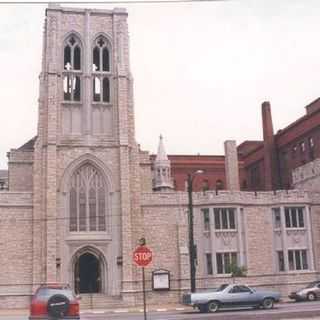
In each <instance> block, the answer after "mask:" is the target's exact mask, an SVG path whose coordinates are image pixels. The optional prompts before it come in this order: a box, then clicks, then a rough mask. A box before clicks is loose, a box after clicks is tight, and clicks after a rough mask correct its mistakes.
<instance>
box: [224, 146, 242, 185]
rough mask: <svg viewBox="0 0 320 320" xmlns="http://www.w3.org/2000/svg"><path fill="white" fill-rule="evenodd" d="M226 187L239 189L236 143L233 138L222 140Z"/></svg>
mask: <svg viewBox="0 0 320 320" xmlns="http://www.w3.org/2000/svg"><path fill="white" fill-rule="evenodd" d="M224 152H225V160H224V162H225V173H226V189H227V190H240V184H239V165H238V153H237V145H236V142H235V141H234V140H227V141H225V142H224Z"/></svg>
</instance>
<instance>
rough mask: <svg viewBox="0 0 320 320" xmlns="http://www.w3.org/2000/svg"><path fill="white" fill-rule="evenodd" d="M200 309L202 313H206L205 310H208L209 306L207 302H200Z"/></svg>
mask: <svg viewBox="0 0 320 320" xmlns="http://www.w3.org/2000/svg"><path fill="white" fill-rule="evenodd" d="M199 311H200V312H201V313H205V312H208V306H207V305H206V304H200V305H199Z"/></svg>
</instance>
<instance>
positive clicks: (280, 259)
mask: <svg viewBox="0 0 320 320" xmlns="http://www.w3.org/2000/svg"><path fill="white" fill-rule="evenodd" d="M277 254H278V269H279V271H284V256H283V251H278V252H277Z"/></svg>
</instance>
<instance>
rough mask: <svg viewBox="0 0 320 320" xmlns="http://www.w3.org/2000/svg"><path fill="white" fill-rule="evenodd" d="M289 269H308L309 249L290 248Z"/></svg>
mask: <svg viewBox="0 0 320 320" xmlns="http://www.w3.org/2000/svg"><path fill="white" fill-rule="evenodd" d="M288 260H289V270H291V271H292V270H293V271H294V270H307V269H308V260H307V250H288Z"/></svg>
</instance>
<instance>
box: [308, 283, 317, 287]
mask: <svg viewBox="0 0 320 320" xmlns="http://www.w3.org/2000/svg"><path fill="white" fill-rule="evenodd" d="M318 283H319V282H311V283H309V284H308V285H307V288H313V287H314V286H315V285H316V284H318Z"/></svg>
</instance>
